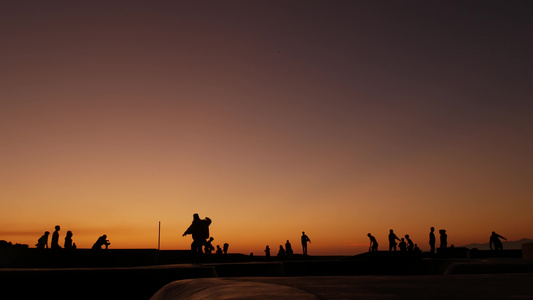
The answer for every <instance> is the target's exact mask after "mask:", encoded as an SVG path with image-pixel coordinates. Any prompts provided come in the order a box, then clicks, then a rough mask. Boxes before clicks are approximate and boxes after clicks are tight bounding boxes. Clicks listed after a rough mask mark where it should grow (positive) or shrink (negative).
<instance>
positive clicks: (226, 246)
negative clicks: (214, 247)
mask: <svg viewBox="0 0 533 300" xmlns="http://www.w3.org/2000/svg"><path fill="white" fill-rule="evenodd" d="M228 248H229V244H228V243H224V248H223V250H222V251H224V254H228Z"/></svg>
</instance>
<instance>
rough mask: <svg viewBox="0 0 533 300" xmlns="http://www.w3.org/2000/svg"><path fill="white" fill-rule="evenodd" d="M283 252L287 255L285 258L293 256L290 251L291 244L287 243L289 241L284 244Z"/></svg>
mask: <svg viewBox="0 0 533 300" xmlns="http://www.w3.org/2000/svg"><path fill="white" fill-rule="evenodd" d="M285 252H286V253H287V256H292V255H293V253H294V252H293V251H292V245H291V243H290V242H289V240H287V242H286V243H285Z"/></svg>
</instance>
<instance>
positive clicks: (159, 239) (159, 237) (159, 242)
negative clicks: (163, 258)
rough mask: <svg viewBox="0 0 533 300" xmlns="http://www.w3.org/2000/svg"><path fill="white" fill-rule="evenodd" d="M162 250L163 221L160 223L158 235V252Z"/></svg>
mask: <svg viewBox="0 0 533 300" xmlns="http://www.w3.org/2000/svg"><path fill="white" fill-rule="evenodd" d="M160 249H161V221H159V232H158V234H157V250H158V251H159V250H160Z"/></svg>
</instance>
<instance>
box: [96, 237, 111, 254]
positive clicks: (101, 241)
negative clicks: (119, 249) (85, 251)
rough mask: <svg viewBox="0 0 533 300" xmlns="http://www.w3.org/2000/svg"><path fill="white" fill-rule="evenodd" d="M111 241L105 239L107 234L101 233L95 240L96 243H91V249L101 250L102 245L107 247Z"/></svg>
mask: <svg viewBox="0 0 533 300" xmlns="http://www.w3.org/2000/svg"><path fill="white" fill-rule="evenodd" d="M110 244H111V243H110V242H109V240H107V235H105V234H104V235H102V236H101V237H99V238H98V240H96V243H94V245H93V248H92V249H93V250H101V249H102V246H104V245H105V248H106V249H107V247H108V246H109V245H110Z"/></svg>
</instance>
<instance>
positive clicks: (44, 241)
mask: <svg viewBox="0 0 533 300" xmlns="http://www.w3.org/2000/svg"><path fill="white" fill-rule="evenodd" d="M49 235H50V232H48V231H45V232H44V234H43V235H42V236H41V237H40V238H39V239H38V240H37V244H35V246H37V249H44V248H48V236H49Z"/></svg>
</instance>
